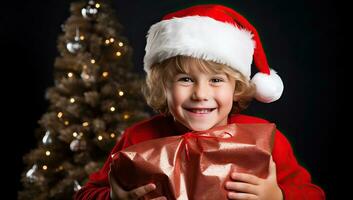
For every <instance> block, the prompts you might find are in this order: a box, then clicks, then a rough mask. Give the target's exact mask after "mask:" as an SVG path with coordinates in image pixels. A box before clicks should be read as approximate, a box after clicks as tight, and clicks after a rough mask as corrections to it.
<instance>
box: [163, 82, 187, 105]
mask: <svg viewBox="0 0 353 200" xmlns="http://www.w3.org/2000/svg"><path fill="white" fill-rule="evenodd" d="M187 98H188V91H187V90H186V89H185V88H182V87H178V86H174V87H171V88H170V89H168V90H167V100H168V105H169V106H172V107H177V106H181V104H183V102H184V101H185V100H186V99H187Z"/></svg>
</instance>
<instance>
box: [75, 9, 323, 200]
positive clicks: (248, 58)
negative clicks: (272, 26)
mask: <svg viewBox="0 0 353 200" xmlns="http://www.w3.org/2000/svg"><path fill="white" fill-rule="evenodd" d="M145 50H146V55H145V58H144V69H145V71H146V72H147V78H146V83H147V84H146V88H145V89H144V94H145V97H146V100H147V103H148V104H149V105H150V106H151V107H152V108H154V109H155V110H157V111H159V112H160V113H161V114H160V115H156V116H154V117H152V118H151V119H148V120H144V121H142V122H139V123H137V124H135V125H133V126H132V127H130V128H128V129H126V130H125V133H124V134H123V136H122V138H121V139H120V141H119V142H118V143H117V145H116V146H115V147H114V148H113V150H112V154H113V153H116V152H118V151H120V150H122V149H124V148H126V147H128V146H130V145H133V144H137V143H140V142H142V141H146V140H150V139H155V138H160V137H167V136H173V135H180V134H183V133H186V132H188V131H191V130H193V131H202V130H208V129H210V128H212V127H216V126H221V125H226V124H229V123H269V122H268V121H266V120H264V119H260V118H256V117H251V116H246V115H242V114H239V113H240V111H242V110H243V109H245V108H246V107H247V105H248V103H249V102H250V101H251V99H252V97H255V98H256V99H257V100H259V101H261V102H266V103H270V102H273V101H276V100H277V99H279V98H280V96H281V94H282V92H283V83H282V81H281V79H280V77H279V76H278V75H277V74H276V72H275V71H273V70H270V68H269V66H268V64H267V60H266V56H265V53H264V50H263V48H262V45H261V42H260V38H259V36H258V34H257V32H256V30H255V28H254V27H253V26H252V25H251V24H250V23H249V22H248V21H247V20H246V19H245V18H243V17H242V16H241V15H239V14H238V13H237V12H235V11H234V10H232V9H230V8H227V7H225V6H222V5H198V6H193V7H190V8H186V9H183V10H180V11H177V12H174V13H171V14H168V15H166V16H165V17H164V18H163V20H162V21H161V22H158V23H156V24H154V25H153V26H152V27H151V28H150V30H149V32H148V35H147V45H146V49H145ZM253 58H254V63H255V66H256V67H257V69H258V70H259V71H260V72H259V73H257V74H256V75H255V76H254V77H253V78H252V79H251V80H250V75H251V72H250V69H251V64H252V59H253ZM272 159H273V160H272ZM272 159H271V162H270V166H269V175H268V177H267V178H265V179H262V178H258V177H256V176H253V175H249V174H243V173H231V175H230V177H231V180H232V181H230V182H227V183H226V184H225V188H224V189H225V190H226V191H227V192H228V193H227V194H228V198H229V199H261V200H266V199H269V200H277V199H286V200H292V199H310V200H315V199H325V195H324V192H323V191H322V190H321V189H320V188H319V187H318V186H316V185H314V184H312V183H311V178H310V174H309V173H308V172H307V170H305V169H304V168H303V167H301V166H300V165H299V164H298V163H297V161H296V158H295V156H294V154H293V151H292V148H291V146H290V144H289V142H288V140H287V139H286V138H285V136H284V135H283V134H282V133H281V132H279V131H278V130H277V131H276V133H275V139H274V145H273V151H272ZM111 161H112V160H111V157H109V158H108V160H107V161H106V163H105V165H104V166H103V168H102V169H101V170H100V171H99V172H97V173H94V174H92V175H91V176H90V180H89V181H88V183H87V184H86V185H85V186H84V187H83V188H82V189H81V190H80V191H78V192H77V194H76V196H75V198H76V199H138V198H142V197H143V196H144V195H145V194H147V193H148V192H150V191H152V190H154V189H155V188H156V186H155V184H154V183H150V184H148V185H144V186H141V187H139V188H136V189H134V190H131V191H124V190H123V189H122V188H121V187H120V186H119V185H118V184H117V183H116V181H115V180H114V178H113V177H112V176H110V175H109V170H110V164H111ZM121 173H129V172H128V171H126V172H121ZM205 190H207V188H205ZM157 199H166V198H165V197H159V198H157Z"/></svg>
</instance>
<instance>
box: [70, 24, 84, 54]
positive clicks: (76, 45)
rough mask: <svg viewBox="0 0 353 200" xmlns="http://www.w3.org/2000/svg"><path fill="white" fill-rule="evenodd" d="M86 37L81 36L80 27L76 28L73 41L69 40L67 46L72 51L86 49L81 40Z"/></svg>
mask: <svg viewBox="0 0 353 200" xmlns="http://www.w3.org/2000/svg"><path fill="white" fill-rule="evenodd" d="M83 38H84V37H80V31H79V29H78V28H76V35H75V38H74V40H73V41H69V42H68V43H67V44H66V48H67V50H68V51H69V52H70V53H73V54H75V53H77V52H78V51H81V50H83V49H84V43H83V42H82V41H81V39H83Z"/></svg>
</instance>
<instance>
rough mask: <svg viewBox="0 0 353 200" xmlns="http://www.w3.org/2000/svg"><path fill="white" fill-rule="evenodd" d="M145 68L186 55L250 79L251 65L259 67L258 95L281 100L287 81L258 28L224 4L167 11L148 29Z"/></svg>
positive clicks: (257, 79) (270, 100) (256, 79)
mask: <svg viewBox="0 0 353 200" xmlns="http://www.w3.org/2000/svg"><path fill="white" fill-rule="evenodd" d="M145 51H146V54H145V57H144V70H145V71H146V72H147V73H148V72H149V70H150V67H151V66H152V64H154V63H160V62H162V61H163V60H166V59H168V58H171V57H174V56H177V55H184V56H191V57H195V58H200V59H204V60H209V61H214V62H217V63H221V64H226V65H228V66H230V67H232V68H234V69H236V70H238V71H239V72H240V73H242V74H243V75H244V76H245V77H247V78H248V79H249V80H250V76H251V64H252V60H253V59H254V64H255V66H256V67H257V69H258V70H259V72H258V73H256V74H255V75H254V76H253V78H252V79H251V81H252V82H253V83H254V84H255V85H256V94H255V98H256V99H257V100H258V101H261V102H265V103H270V102H273V101H276V100H277V99H279V98H280V97H281V95H282V92H283V82H282V80H281V78H280V77H279V76H278V75H277V73H276V72H275V71H274V70H272V69H270V68H269V66H268V63H267V59H266V55H265V52H264V49H263V47H262V44H261V41H260V37H259V35H258V33H257V31H256V29H255V28H254V27H253V26H252V25H251V24H250V23H249V22H248V21H247V20H246V19H245V18H244V17H243V16H241V15H240V14H239V13H237V12H236V11H234V10H233V9H231V8H228V7H225V6H222V5H213V4H207V5H197V6H193V7H189V8H186V9H183V10H179V11H177V12H174V13H170V14H167V15H166V16H164V17H163V19H162V21H160V22H158V23H156V24H154V25H152V26H151V28H150V29H149V31H148V34H147V44H146V48H145Z"/></svg>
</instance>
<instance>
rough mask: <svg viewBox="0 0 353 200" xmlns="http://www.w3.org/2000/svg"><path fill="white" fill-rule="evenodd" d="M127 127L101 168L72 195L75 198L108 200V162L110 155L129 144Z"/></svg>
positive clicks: (78, 199) (79, 199)
mask: <svg viewBox="0 0 353 200" xmlns="http://www.w3.org/2000/svg"><path fill="white" fill-rule="evenodd" d="M128 134H129V132H128V129H126V130H125V133H124V134H123V136H122V137H121V139H120V140H119V142H118V143H117V144H116V145H115V146H114V148H113V150H112V151H111V154H110V155H109V157H108V158H107V160H106V161H105V163H104V165H103V167H102V169H100V170H99V171H98V172H96V173H93V174H91V175H90V177H89V180H88V182H87V183H86V185H85V186H83V187H82V188H81V189H80V190H79V191H78V192H77V193H76V194H75V196H74V199H75V200H81V199H82V200H83V199H84V200H90V199H95V200H110V185H109V180H108V172H109V169H110V163H111V162H112V158H111V155H112V154H114V153H116V152H118V151H120V150H122V149H124V148H126V147H127V146H130V145H131V144H130V141H129V140H128V139H127V138H128Z"/></svg>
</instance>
